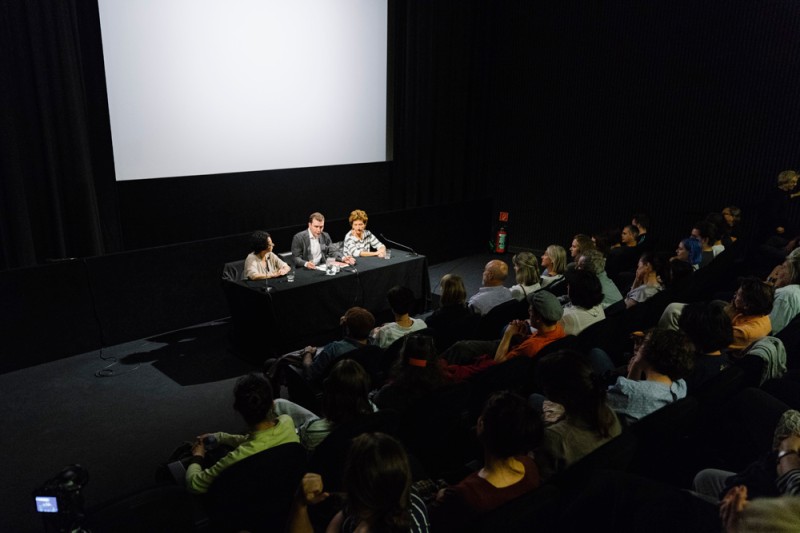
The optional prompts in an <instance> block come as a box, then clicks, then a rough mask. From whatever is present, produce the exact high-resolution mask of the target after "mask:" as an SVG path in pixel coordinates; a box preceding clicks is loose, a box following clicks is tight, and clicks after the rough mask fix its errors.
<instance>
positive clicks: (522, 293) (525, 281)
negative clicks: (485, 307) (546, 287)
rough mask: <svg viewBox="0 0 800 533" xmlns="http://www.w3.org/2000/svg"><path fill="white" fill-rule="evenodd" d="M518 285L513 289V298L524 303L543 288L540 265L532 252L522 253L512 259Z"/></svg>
mask: <svg viewBox="0 0 800 533" xmlns="http://www.w3.org/2000/svg"><path fill="white" fill-rule="evenodd" d="M511 262H512V263H513V264H514V273H515V278H516V281H517V284H516V285H514V286H513V287H511V296H513V297H514V298H515V299H516V300H517V301H522V300H524V299H525V298H527V297H528V296H529V295H530V294H532V293H534V292H535V291H538V290H539V289H541V288H542V286H541V284H540V280H539V265H538V263H537V262H536V256H535V255H533V254H532V253H531V252H520V253H518V254H516V255H514V257H512V258H511Z"/></svg>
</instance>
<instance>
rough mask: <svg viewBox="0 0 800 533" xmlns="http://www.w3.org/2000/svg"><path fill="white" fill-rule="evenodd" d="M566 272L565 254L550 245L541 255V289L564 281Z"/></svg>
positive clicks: (562, 250)
mask: <svg viewBox="0 0 800 533" xmlns="http://www.w3.org/2000/svg"><path fill="white" fill-rule="evenodd" d="M566 271H567V252H566V250H564V248H562V247H561V246H559V245H557V244H551V245H550V246H548V247H547V250H545V252H544V253H543V254H542V275H541V284H542V287H543V288H544V287H547V286H549V285H551V284H554V283H560V282H563V280H564V272H566Z"/></svg>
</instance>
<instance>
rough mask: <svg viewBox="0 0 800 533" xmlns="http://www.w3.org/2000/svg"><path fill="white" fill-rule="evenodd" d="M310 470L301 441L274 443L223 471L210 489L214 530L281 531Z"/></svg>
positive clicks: (209, 500)
mask: <svg viewBox="0 0 800 533" xmlns="http://www.w3.org/2000/svg"><path fill="white" fill-rule="evenodd" d="M306 472H307V461H306V451H305V448H303V446H302V445H300V444H299V443H288V444H282V445H280V446H275V447H274V448H270V449H268V450H264V451H263V452H260V453H257V454H255V455H252V456H250V457H248V458H247V459H243V460H242V461H239V462H238V463H236V464H234V465H233V466H231V467H229V468H227V469H226V470H224V471H223V472H222V473H221V474H220V475H219V477H218V478H217V479H215V480H214V483H212V484H211V489H210V490H209V492H208V500H207V508H208V512H209V517H210V521H211V526H212V530H213V531H220V532H228V531H230V532H238V531H252V532H259V531H264V532H266V531H281V530H283V528H284V527H285V524H286V521H287V518H288V516H289V509H290V507H291V504H292V501H293V498H294V494H295V492H296V490H297V487H298V485H299V484H300V480H301V479H302V478H303V475H304V474H305V473H306Z"/></svg>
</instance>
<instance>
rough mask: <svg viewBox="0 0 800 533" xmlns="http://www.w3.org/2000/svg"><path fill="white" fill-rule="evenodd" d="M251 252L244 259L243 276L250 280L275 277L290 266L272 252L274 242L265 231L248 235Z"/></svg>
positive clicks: (289, 268)
mask: <svg viewBox="0 0 800 533" xmlns="http://www.w3.org/2000/svg"><path fill="white" fill-rule="evenodd" d="M250 246H251V250H252V251H251V252H250V253H249V254H248V255H247V258H246V259H245V260H244V276H245V278H247V279H250V280H257V279H268V278H277V277H279V276H283V275H285V274H287V273H288V272H289V271H290V270H291V269H292V268H291V267H290V266H289V265H287V264H286V263H285V262H284V261H283V260H282V259H281V258H280V257H278V256H277V255H275V254H274V253H273V252H272V249H273V248H274V247H275V243H274V242H272V237H270V235H269V233H267V232H266V231H261V230H259V231H256V232H253V235H251V236H250Z"/></svg>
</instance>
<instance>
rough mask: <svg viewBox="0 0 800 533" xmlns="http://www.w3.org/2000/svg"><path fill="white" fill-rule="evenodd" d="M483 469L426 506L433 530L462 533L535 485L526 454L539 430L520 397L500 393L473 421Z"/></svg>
mask: <svg viewBox="0 0 800 533" xmlns="http://www.w3.org/2000/svg"><path fill="white" fill-rule="evenodd" d="M477 432H478V440H479V441H480V442H481V444H482V445H483V467H482V468H481V469H480V470H478V471H477V472H475V473H473V474H470V475H469V476H467V477H466V478H464V479H463V480H462V481H461V482H460V483H458V484H456V485H453V486H450V487H448V488H446V489H442V490H441V491H440V492H439V494H438V495H437V498H436V501H435V502H434V503H432V504H431V505H430V506H429V509H428V511H429V513H430V517H431V525H432V527H433V529H434V530H440V531H463V530H465V529H469V527H470V526H471V525H473V524H474V522H475V520H476V519H477V518H479V517H480V516H481V515H483V514H485V513H487V512H489V511H492V510H494V509H497V508H499V507H500V506H501V505H503V504H505V503H507V502H509V501H511V500H514V499H516V498H519V497H520V496H522V495H524V494H527V493H529V492H531V491H533V490H536V489H537V488H538V487H539V471H538V469H537V467H536V464H535V463H534V462H533V460H531V458H530V457H529V456H528V455H527V453H528V452H530V451H531V450H533V449H534V448H535V447H536V446H537V445H538V444H539V441H540V439H541V435H542V427H541V422H539V421H538V419H537V417H536V416H535V414H534V412H533V410H532V409H531V408H530V407H529V406H528V405H527V402H526V401H525V399H524V398H522V397H521V396H518V395H516V394H513V393H510V392H507V391H504V392H500V393H496V394H494V395H493V396H491V397H490V398H489V400H488V401H487V402H486V405H485V407H484V408H483V412H482V413H481V416H480V417H479V418H478V427H477Z"/></svg>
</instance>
